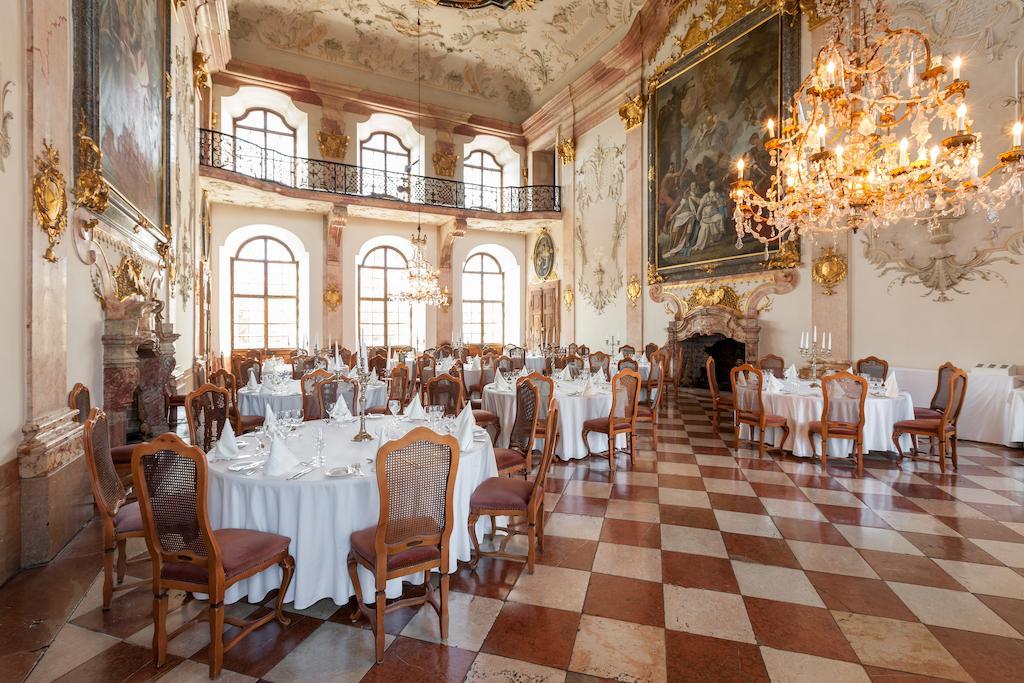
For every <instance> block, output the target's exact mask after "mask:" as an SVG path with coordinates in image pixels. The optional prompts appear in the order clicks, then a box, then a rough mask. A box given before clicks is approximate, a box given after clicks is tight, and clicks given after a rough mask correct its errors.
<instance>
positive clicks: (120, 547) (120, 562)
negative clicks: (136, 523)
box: [117, 538, 128, 586]
mask: <svg viewBox="0 0 1024 683" xmlns="http://www.w3.org/2000/svg"><path fill="white" fill-rule="evenodd" d="M127 545H128V539H127V538H122V539H120V540H118V542H117V585H119V586H120V585H121V584H122V583H124V575H125V573H126V572H127V571H128V548H127Z"/></svg>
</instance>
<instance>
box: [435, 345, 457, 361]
mask: <svg viewBox="0 0 1024 683" xmlns="http://www.w3.org/2000/svg"><path fill="white" fill-rule="evenodd" d="M453 355H455V353H454V351H453V350H452V345H451V344H450V343H448V342H445V343H443V344H439V345H438V347H437V359H438V360H443V359H445V358H451V357H452V356H453Z"/></svg>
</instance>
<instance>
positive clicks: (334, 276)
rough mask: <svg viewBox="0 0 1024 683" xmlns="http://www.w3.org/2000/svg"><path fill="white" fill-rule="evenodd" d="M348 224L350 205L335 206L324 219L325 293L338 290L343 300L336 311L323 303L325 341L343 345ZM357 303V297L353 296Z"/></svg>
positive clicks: (325, 300)
mask: <svg viewBox="0 0 1024 683" xmlns="http://www.w3.org/2000/svg"><path fill="white" fill-rule="evenodd" d="M347 224H348V205H346V204H335V205H334V206H332V207H331V212H330V213H329V214H327V217H326V218H325V219H324V246H325V248H324V292H327V291H329V290H331V289H336V290H337V291H338V292H340V293H341V296H342V300H341V301H340V302H339V303H338V305H337V307H335V308H334V310H331V307H330V306H329V305H328V304H327V299H326V297H324V301H323V308H322V311H323V331H324V334H323V336H324V339H325V341H326V340H330V339H337V340H338V344H339V346H340V345H341V331H342V327H343V324H342V311H343V309H344V296H345V293H344V292H343V291H342V287H341V270H342V269H341V236H342V234H343V233H344V232H345V226H346V225H347ZM352 298H353V301H355V295H352Z"/></svg>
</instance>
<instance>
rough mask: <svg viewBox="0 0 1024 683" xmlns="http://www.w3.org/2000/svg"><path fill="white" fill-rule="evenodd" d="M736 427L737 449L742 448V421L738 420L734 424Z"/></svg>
mask: <svg viewBox="0 0 1024 683" xmlns="http://www.w3.org/2000/svg"><path fill="white" fill-rule="evenodd" d="M733 426H734V427H735V429H736V450H737V451H738V450H739V449H740V423H739V422H737V423H735V424H734V425H733Z"/></svg>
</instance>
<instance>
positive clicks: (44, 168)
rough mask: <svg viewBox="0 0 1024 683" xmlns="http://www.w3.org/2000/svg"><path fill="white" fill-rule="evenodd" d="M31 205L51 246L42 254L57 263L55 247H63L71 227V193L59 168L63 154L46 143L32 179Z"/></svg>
mask: <svg viewBox="0 0 1024 683" xmlns="http://www.w3.org/2000/svg"><path fill="white" fill-rule="evenodd" d="M32 206H33V209H34V210H35V214H36V220H37V221H39V227H41V228H42V229H43V231H44V232H45V233H46V238H47V240H48V241H49V243H50V245H49V246H48V247H47V248H46V252H45V253H44V254H43V258H45V259H46V260H47V261H49V262H50V263H56V262H57V255H56V254H55V253H54V251H53V248H54V247H55V246H57V245H58V244H60V240H61V237H62V236H63V235H64V230H65V229H66V228H67V226H68V194H67V190H66V188H65V182H64V173H63V171H61V168H60V152H58V151H57V150H56V149H55V148H54V147H52V146H51V145H50V144H49V143H47V142H45V141H44V142H43V154H42V155H41V156H37V157H36V174H35V176H34V177H33V179H32Z"/></svg>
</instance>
